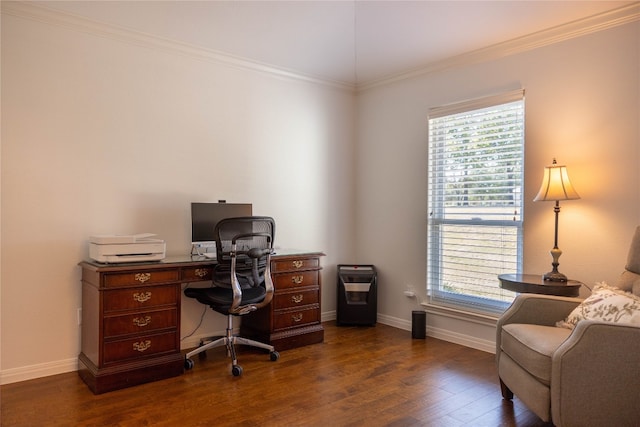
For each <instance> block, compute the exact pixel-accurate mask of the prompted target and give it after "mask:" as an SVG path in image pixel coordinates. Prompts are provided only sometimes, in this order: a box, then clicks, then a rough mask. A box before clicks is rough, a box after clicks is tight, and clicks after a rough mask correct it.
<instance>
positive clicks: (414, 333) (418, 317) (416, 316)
mask: <svg viewBox="0 0 640 427" xmlns="http://www.w3.org/2000/svg"><path fill="white" fill-rule="evenodd" d="M426 336H427V313H425V312H424V311H422V310H416V311H412V312H411V337H412V338H417V339H425V338H426Z"/></svg>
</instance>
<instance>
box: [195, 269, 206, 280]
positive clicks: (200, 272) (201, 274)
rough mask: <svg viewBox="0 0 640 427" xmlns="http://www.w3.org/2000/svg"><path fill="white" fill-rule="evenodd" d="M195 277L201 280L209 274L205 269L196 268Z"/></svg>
mask: <svg viewBox="0 0 640 427" xmlns="http://www.w3.org/2000/svg"><path fill="white" fill-rule="evenodd" d="M195 273H196V276H198V277H199V278H201V279H202V278H203V277H207V274H209V270H207V269H206V268H196V272H195Z"/></svg>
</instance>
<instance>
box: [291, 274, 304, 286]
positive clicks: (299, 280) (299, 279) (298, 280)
mask: <svg viewBox="0 0 640 427" xmlns="http://www.w3.org/2000/svg"><path fill="white" fill-rule="evenodd" d="M291 281H292V282H293V283H295V284H296V285H300V284H301V283H302V282H303V281H304V276H293V277H292V278H291Z"/></svg>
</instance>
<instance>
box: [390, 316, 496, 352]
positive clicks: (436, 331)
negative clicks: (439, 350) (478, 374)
mask: <svg viewBox="0 0 640 427" xmlns="http://www.w3.org/2000/svg"><path fill="white" fill-rule="evenodd" d="M378 322H379V323H382V324H384V325H388V326H393V327H394V328H398V329H402V330H404V331H410V330H411V321H410V320H405V319H399V318H397V317H392V316H386V315H384V314H378ZM427 336H428V337H433V338H437V339H439V340H443V341H447V342H452V343H454V344H459V345H463V346H465V347H470V348H474V349H476V350H481V351H486V352H487V353H495V351H496V348H495V347H496V344H495V342H493V341H489V340H483V339H479V338H476V337H474V336H472V335H465V334H461V333H458V332H453V331H450V330H447V329H440V328H435V327H433V326H429V325H427Z"/></svg>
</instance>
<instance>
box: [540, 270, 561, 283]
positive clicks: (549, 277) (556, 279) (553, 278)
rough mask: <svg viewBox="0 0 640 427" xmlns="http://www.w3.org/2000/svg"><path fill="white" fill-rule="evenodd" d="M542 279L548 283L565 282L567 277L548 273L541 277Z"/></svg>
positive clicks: (551, 272) (557, 273) (552, 272)
mask: <svg viewBox="0 0 640 427" xmlns="http://www.w3.org/2000/svg"><path fill="white" fill-rule="evenodd" d="M542 279H544V280H547V281H549V282H566V281H567V276H565V275H564V274H562V273H560V272H558V271H550V272H548V273H546V274H544V275H543V276H542Z"/></svg>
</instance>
